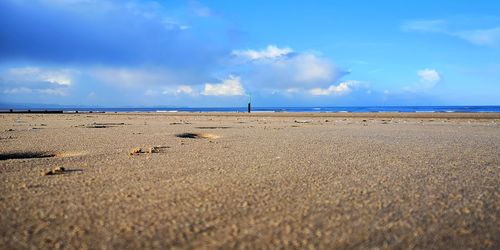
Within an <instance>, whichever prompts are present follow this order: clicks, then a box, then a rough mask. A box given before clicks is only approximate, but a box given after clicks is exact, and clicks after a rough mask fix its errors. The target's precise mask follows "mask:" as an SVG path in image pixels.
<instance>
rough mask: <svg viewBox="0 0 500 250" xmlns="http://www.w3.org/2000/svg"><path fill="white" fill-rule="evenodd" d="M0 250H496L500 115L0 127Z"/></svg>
mask: <svg viewBox="0 0 500 250" xmlns="http://www.w3.org/2000/svg"><path fill="white" fill-rule="evenodd" d="M0 117H1V118H0V211H1V212H0V249H280V248H285V249H347V248H361V249H368V248H391V249H411V248H417V249H469V248H471V249H498V248H499V247H500V221H499V220H498V218H499V216H500V114H498V113H490V114H487V113H485V114H478V113H474V114H458V113H451V114H445V113H425V114H424V113H419V114H401V113H400V114H391V113H386V114H381V113H379V114H352V113H345V114H325V113H315V114H300V113H297V114H295V113H282V114H271V113H259V114H244V113H240V114H237V113H232V114H221V113H211V114H209V113H203V114H193V113H171V114H154V113H151V114H144V113H143V114H139V113H138V114H130V113H128V114H127V113H123V114H52V115H51V114H47V115H42V114H0Z"/></svg>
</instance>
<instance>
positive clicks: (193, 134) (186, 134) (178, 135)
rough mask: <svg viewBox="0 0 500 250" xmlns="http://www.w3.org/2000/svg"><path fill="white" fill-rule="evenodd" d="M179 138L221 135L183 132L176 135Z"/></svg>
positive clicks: (214, 137)
mask: <svg viewBox="0 0 500 250" xmlns="http://www.w3.org/2000/svg"><path fill="white" fill-rule="evenodd" d="M175 136H176V137H179V138H189V139H218V138H220V136H219V135H216V134H211V133H182V134H177V135H175Z"/></svg>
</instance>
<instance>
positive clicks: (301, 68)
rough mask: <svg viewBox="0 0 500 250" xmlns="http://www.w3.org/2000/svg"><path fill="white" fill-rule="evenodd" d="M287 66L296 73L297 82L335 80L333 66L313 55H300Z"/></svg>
mask: <svg viewBox="0 0 500 250" xmlns="http://www.w3.org/2000/svg"><path fill="white" fill-rule="evenodd" d="M287 66H289V67H291V68H292V70H293V72H295V74H294V78H295V80H296V81H297V82H306V83H309V82H321V81H331V80H333V79H334V78H335V76H334V74H335V72H334V67H333V65H332V64H331V63H330V62H329V61H327V60H326V59H323V58H319V57H317V56H316V55H313V54H303V55H299V56H297V57H295V58H293V59H292V60H290V63H289V65H287Z"/></svg>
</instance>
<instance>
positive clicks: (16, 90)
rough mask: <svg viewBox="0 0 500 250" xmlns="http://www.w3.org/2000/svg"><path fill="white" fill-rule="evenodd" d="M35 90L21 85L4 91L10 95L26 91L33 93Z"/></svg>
mask: <svg viewBox="0 0 500 250" xmlns="http://www.w3.org/2000/svg"><path fill="white" fill-rule="evenodd" d="M31 92H33V90H32V89H30V88H26V87H21V88H11V89H4V90H3V91H2V93H4V94H8V95H15V94H26V93H31Z"/></svg>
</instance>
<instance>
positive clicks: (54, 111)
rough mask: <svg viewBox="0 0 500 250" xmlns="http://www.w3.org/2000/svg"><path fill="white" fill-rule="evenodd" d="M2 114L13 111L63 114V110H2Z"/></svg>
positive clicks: (14, 112) (18, 112) (16, 112)
mask: <svg viewBox="0 0 500 250" xmlns="http://www.w3.org/2000/svg"><path fill="white" fill-rule="evenodd" d="M0 113H1V114H5V113H13V114H23V113H31V114H62V113H63V111H62V110H31V109H28V110H13V109H9V110H0Z"/></svg>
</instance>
